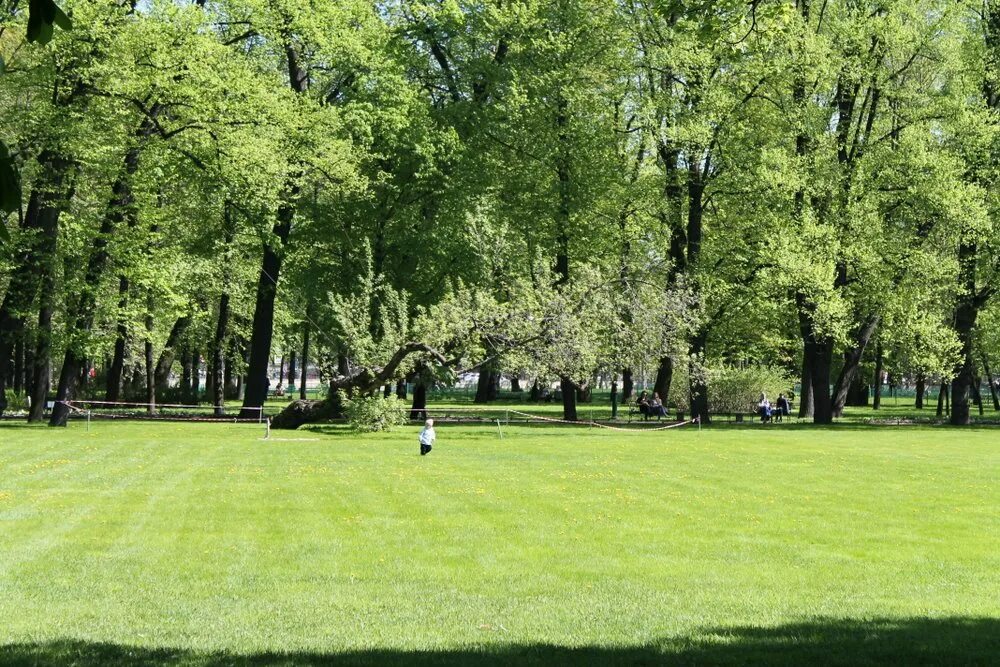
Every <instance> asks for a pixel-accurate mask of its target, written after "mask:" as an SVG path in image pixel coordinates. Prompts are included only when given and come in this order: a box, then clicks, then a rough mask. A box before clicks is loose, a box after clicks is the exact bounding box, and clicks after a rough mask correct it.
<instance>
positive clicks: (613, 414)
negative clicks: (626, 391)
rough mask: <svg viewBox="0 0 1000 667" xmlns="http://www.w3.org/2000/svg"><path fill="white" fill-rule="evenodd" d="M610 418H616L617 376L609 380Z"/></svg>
mask: <svg viewBox="0 0 1000 667" xmlns="http://www.w3.org/2000/svg"><path fill="white" fill-rule="evenodd" d="M611 419H612V420H615V419H618V378H617V377H615V378H613V379H612V380H611Z"/></svg>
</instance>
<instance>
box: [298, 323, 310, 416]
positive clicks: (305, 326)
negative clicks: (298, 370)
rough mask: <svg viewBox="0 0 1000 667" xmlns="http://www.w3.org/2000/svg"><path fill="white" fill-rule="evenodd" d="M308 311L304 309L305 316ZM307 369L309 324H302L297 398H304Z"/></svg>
mask: <svg viewBox="0 0 1000 667" xmlns="http://www.w3.org/2000/svg"><path fill="white" fill-rule="evenodd" d="M308 313H309V309H308V308H307V309H306V314H308ZM308 368H309V322H308V320H307V321H305V322H303V323H302V378H301V380H300V381H299V398H301V399H302V400H305V398H306V370H307V369H308Z"/></svg>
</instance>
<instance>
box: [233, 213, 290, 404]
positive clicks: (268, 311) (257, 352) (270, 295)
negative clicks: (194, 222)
mask: <svg viewBox="0 0 1000 667" xmlns="http://www.w3.org/2000/svg"><path fill="white" fill-rule="evenodd" d="M294 215H295V208H294V207H293V205H292V204H291V203H287V204H284V205H283V206H282V207H281V209H280V210H279V212H278V223H277V224H276V225H275V226H274V230H273V231H274V236H275V237H276V238H277V240H278V246H279V247H277V248H275V247H273V246H272V245H271V244H267V245H266V246H265V247H264V259H263V261H262V263H261V269H260V276H259V278H258V280H257V303H256V305H255V307H254V313H253V329H252V333H251V336H250V361H249V363H248V365H247V381H246V389H245V391H244V394H243V409H242V410H241V411H240V416H241V417H243V418H244V419H249V418H252V417H256V416H257V415H258V410H256V409H253V408H260V407H262V406H263V405H264V403H265V401H266V400H267V367H268V362H269V361H270V358H271V342H272V338H273V336H274V299H275V294H276V293H277V290H278V280H279V278H280V273H281V261H282V259H281V258H282V254H283V252H282V251H283V250H284V248H285V246H286V245H287V244H288V235H289V233H290V232H291V229H292V218H293V217H294Z"/></svg>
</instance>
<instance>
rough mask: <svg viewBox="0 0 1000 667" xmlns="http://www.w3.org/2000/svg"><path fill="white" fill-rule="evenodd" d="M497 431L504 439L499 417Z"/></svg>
mask: <svg viewBox="0 0 1000 667" xmlns="http://www.w3.org/2000/svg"><path fill="white" fill-rule="evenodd" d="M497 431H498V432H499V433H500V439H501V440H503V429H501V428H500V420H499V419H497Z"/></svg>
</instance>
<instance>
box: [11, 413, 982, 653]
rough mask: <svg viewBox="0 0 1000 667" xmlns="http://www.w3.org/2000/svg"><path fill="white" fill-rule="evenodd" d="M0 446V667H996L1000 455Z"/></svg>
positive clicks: (472, 444)
mask: <svg viewBox="0 0 1000 667" xmlns="http://www.w3.org/2000/svg"><path fill="white" fill-rule="evenodd" d="M416 431H417V429H416V427H407V428H405V429H403V430H401V431H400V432H399V433H396V434H392V435H390V436H384V435H374V436H358V435H355V434H352V433H350V432H348V431H346V430H343V429H342V427H329V428H327V429H322V430H313V431H299V432H292V433H288V432H281V433H277V432H276V433H275V434H274V438H277V439H275V440H271V441H267V442H265V441H262V440H261V436H262V435H263V432H262V429H261V428H259V427H258V426H257V425H245V424H239V425H236V424H174V423H167V424H164V423H109V422H95V423H94V424H93V425H92V427H91V430H90V432H87V431H86V430H85V426H84V424H82V423H80V422H74V423H72V424H71V426H70V427H69V428H68V429H66V430H53V429H48V428H44V427H42V428H33V427H27V426H23V425H15V424H3V425H0V663H3V664H16V665H33V664H77V665H88V666H89V665H100V664H109V663H110V664H121V665H146V664H158V663H165V662H170V663H180V664H185V665H221V664H231V663H234V664H267V665H272V664H274V665H276V664H301V663H310V664H320V663H322V664H326V663H335V664H392V663H395V664H398V663H403V664H417V665H425V664H426V665H431V664H448V665H461V664H469V663H478V664H489V665H504V664H511V663H519V664H523V663H529V664H539V665H542V664H545V665H548V664H660V663H662V662H667V663H671V662H678V663H683V664H755V663H761V662H765V663H770V664H775V663H778V664H787V665H800V664H841V665H856V664H885V663H886V662H905V663H909V664H982V665H987V664H996V661H997V660H998V659H1000V489H998V482H1000V444H998V443H1000V437H998V436H1000V431H996V430H992V431H991V430H985V429H983V430H949V429H944V428H932V427H900V428H864V427H860V426H854V427H851V426H841V427H837V428H833V429H826V430H823V429H811V428H787V429H784V428H781V427H779V428H761V427H753V428H747V429H736V428H726V429H710V428H706V429H703V430H702V431H700V432H699V431H698V430H696V429H694V428H691V427H686V428H682V429H674V430H670V431H663V432H657V433H646V434H642V435H635V434H620V433H615V432H611V431H603V430H602V431H595V430H588V429H568V428H560V427H549V428H546V427H519V428H518V427H510V428H508V429H506V430H505V436H506V437H505V438H504V439H503V440H500V439H499V438H498V437H497V432H496V428H495V427H494V428H492V429H491V428H487V427H485V426H463V427H458V426H448V425H445V426H441V427H440V428H439V429H438V436H439V439H438V445H437V446H436V447H435V449H434V451H433V452H432V453H431V455H430V456H428V457H426V458H421V457H420V456H418V455H417V444H416Z"/></svg>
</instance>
